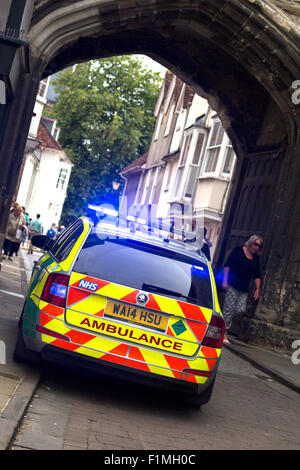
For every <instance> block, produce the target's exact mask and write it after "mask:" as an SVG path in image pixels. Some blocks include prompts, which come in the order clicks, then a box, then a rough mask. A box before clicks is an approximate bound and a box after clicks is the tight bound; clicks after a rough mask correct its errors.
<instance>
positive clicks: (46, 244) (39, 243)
mask: <svg viewBox="0 0 300 470" xmlns="http://www.w3.org/2000/svg"><path fill="white" fill-rule="evenodd" d="M31 243H32V244H33V246H36V247H37V248H41V250H45V251H49V250H50V249H51V248H52V247H53V245H54V243H55V241H54V240H52V238H49V237H47V235H34V236H33V237H32V239H31Z"/></svg>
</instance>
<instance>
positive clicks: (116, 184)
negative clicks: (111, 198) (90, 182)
mask: <svg viewBox="0 0 300 470" xmlns="http://www.w3.org/2000/svg"><path fill="white" fill-rule="evenodd" d="M120 184H121V183H120V182H119V181H113V182H112V188H113V190H114V191H117V190H118V189H119V187H120Z"/></svg>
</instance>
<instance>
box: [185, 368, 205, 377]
mask: <svg viewBox="0 0 300 470" xmlns="http://www.w3.org/2000/svg"><path fill="white" fill-rule="evenodd" d="M182 372H183V373H184V374H192V375H200V376H201V377H210V376H211V374H212V373H211V371H206V370H198V369H183V370H182Z"/></svg>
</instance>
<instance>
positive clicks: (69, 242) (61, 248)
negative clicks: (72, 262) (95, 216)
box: [50, 220, 83, 262]
mask: <svg viewBox="0 0 300 470" xmlns="http://www.w3.org/2000/svg"><path fill="white" fill-rule="evenodd" d="M82 232H83V222H82V220H77V221H76V222H75V223H74V224H72V225H70V226H69V227H68V228H66V230H64V232H63V233H62V234H61V235H60V237H59V238H58V239H57V240H56V242H55V243H54V245H53V247H52V248H51V250H50V253H51V254H52V255H53V256H54V258H55V259H56V260H57V261H59V262H61V261H64V260H65V259H66V258H67V257H68V256H69V254H70V252H71V250H72V248H73V246H74V245H75V243H76V241H77V240H78V238H79V237H80V235H81V234H82Z"/></svg>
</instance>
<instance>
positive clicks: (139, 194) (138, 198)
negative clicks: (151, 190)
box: [134, 172, 146, 205]
mask: <svg viewBox="0 0 300 470" xmlns="http://www.w3.org/2000/svg"><path fill="white" fill-rule="evenodd" d="M145 175H146V173H145V172H143V173H142V174H141V176H140V180H139V185H138V188H137V192H136V196H135V200H134V204H135V205H136V204H139V203H140V202H141V198H142V194H143V189H144V182H145Z"/></svg>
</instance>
